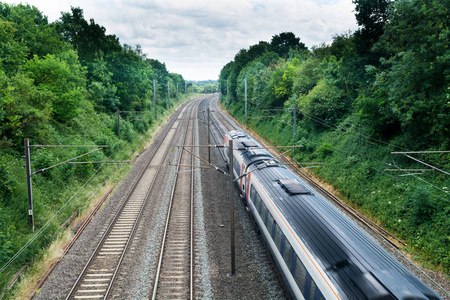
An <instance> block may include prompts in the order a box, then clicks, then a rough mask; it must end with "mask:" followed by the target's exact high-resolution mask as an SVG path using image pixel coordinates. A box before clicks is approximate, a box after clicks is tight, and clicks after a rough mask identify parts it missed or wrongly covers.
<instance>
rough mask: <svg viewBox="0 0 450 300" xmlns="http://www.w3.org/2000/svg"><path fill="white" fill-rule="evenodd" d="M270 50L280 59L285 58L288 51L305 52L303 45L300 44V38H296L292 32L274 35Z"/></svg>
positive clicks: (305, 48)
mask: <svg viewBox="0 0 450 300" xmlns="http://www.w3.org/2000/svg"><path fill="white" fill-rule="evenodd" d="M270 46H271V50H272V51H274V52H275V53H277V54H278V55H279V56H280V57H283V58H287V57H288V54H289V50H290V49H295V50H307V49H308V48H307V47H306V46H305V44H304V43H302V42H300V38H299V37H296V36H295V34H293V33H292V32H282V33H280V34H277V35H274V36H273V37H272V40H271V42H270Z"/></svg>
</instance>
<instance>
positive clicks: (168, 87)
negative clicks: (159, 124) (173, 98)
mask: <svg viewBox="0 0 450 300" xmlns="http://www.w3.org/2000/svg"><path fill="white" fill-rule="evenodd" d="M167 99H169V104H168V107H167V108H168V109H169V108H170V81H169V80H168V81H167Z"/></svg>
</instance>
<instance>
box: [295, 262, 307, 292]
mask: <svg viewBox="0 0 450 300" xmlns="http://www.w3.org/2000/svg"><path fill="white" fill-rule="evenodd" d="M294 278H295V282H297V285H298V288H299V289H300V291H301V292H302V294H303V295H304V294H305V283H306V268H305V266H304V265H303V263H302V261H301V260H300V258H298V256H297V259H296V260H295V272H294Z"/></svg>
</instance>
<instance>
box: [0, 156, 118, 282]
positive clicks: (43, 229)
mask: <svg viewBox="0 0 450 300" xmlns="http://www.w3.org/2000/svg"><path fill="white" fill-rule="evenodd" d="M111 157H112V155H111V156H109V157H108V159H110V158H111ZM105 165H106V163H103V164H102V165H101V166H100V167H99V168H98V169H97V170H96V171H95V172H94V174H92V175H91V177H89V179H88V180H87V181H86V182H85V183H84V184H83V185H82V186H81V187H80V188H79V189H78V191H77V192H76V193H75V194H74V195H73V196H72V197H70V198H69V200H67V201H66V202H65V203H64V204H63V206H61V208H60V209H59V210H58V211H57V212H56V213H55V214H53V216H52V217H51V218H50V219H49V220H48V221H47V222H46V223H45V224H44V226H42V228H40V229H39V230H38V231H37V232H36V233H35V234H33V236H32V237H31V238H30V239H29V240H28V241H27V242H26V243H25V244H24V245H23V246H22V247H21V248H20V249H19V250H18V251H17V252H16V254H14V255H13V257H11V258H10V259H9V260H8V261H7V262H6V263H5V264H4V265H3V266H2V267H1V268H0V274H1V273H3V272H4V271H5V270H6V269H7V268H8V267H9V266H10V265H11V264H12V263H13V262H15V261H16V260H17V258H18V257H19V256H20V255H21V254H22V253H23V252H24V251H25V250H26V249H27V248H28V247H29V246H30V245H31V244H32V243H33V242H34V241H35V240H36V239H37V238H38V237H39V236H40V235H42V234H43V233H44V231H45V230H46V229H47V228H48V227H49V226H50V225H51V224H52V222H53V221H54V220H55V218H56V217H57V216H58V215H59V214H60V213H61V212H62V211H63V210H64V209H65V208H66V206H67V205H68V204H69V203H70V202H71V201H72V199H74V198H75V197H76V196H78V194H79V193H80V192H81V191H82V190H83V189H84V188H85V187H86V186H87V185H88V184H89V183H90V182H91V181H92V180H93V179H94V178H95V177H96V176H97V174H98V172H99V171H100V170H101V169H102V168H103V166H105Z"/></svg>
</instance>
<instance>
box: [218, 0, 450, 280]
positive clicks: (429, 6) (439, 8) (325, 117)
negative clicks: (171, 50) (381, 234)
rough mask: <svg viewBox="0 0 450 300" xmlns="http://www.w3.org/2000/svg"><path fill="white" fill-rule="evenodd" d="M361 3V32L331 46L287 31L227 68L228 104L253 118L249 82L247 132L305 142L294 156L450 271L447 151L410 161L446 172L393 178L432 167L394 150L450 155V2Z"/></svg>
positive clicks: (224, 78) (360, 0)
mask: <svg viewBox="0 0 450 300" xmlns="http://www.w3.org/2000/svg"><path fill="white" fill-rule="evenodd" d="M353 2H354V3H355V5H356V9H355V13H356V17H357V22H358V24H359V25H360V28H359V29H358V30H357V31H356V32H354V33H352V32H348V33H345V34H341V35H336V36H335V37H334V38H333V42H332V44H331V45H320V46H317V47H313V49H311V50H308V49H306V47H304V45H303V44H302V43H301V42H300V39H298V38H296V37H295V36H294V35H293V34H292V33H282V34H280V35H276V36H274V37H273V39H272V41H271V42H270V43H268V42H260V43H258V44H257V45H253V46H250V47H249V49H248V50H245V49H242V50H240V51H239V52H238V53H237V54H236V56H235V58H234V60H233V61H231V62H229V63H228V64H226V65H225V66H224V67H223V69H222V71H221V73H220V85H221V93H222V95H223V96H222V101H223V102H224V105H226V106H228V107H229V109H231V111H232V113H233V114H234V115H235V116H236V117H238V118H239V119H241V120H242V121H244V98H245V95H244V80H245V78H246V81H247V99H248V116H249V118H248V123H247V125H248V126H250V127H251V128H253V129H254V130H256V131H257V132H258V133H260V134H261V135H262V136H263V137H264V138H266V139H268V140H269V141H271V142H272V143H275V144H280V145H286V144H292V143H295V144H297V145H303V146H304V147H303V148H300V150H295V152H293V153H291V155H292V157H293V158H294V159H296V160H297V161H298V162H314V161H318V162H323V163H324V165H323V167H321V168H319V169H311V170H314V173H315V174H316V175H318V176H319V177H321V178H322V179H323V180H325V181H327V182H329V183H331V184H332V185H333V186H334V187H335V188H336V189H337V190H338V191H339V192H340V194H341V195H342V196H343V197H344V198H346V199H347V200H348V201H349V202H350V203H351V204H352V205H355V206H358V207H359V208H360V209H361V210H363V211H365V212H366V213H367V214H369V215H372V216H373V217H374V218H375V219H377V220H378V221H379V222H380V223H381V224H382V225H384V226H386V227H387V228H388V229H390V230H392V231H395V232H397V233H398V235H399V236H400V237H401V238H402V239H404V240H405V241H406V242H407V243H408V247H407V248H406V250H407V251H410V253H412V254H414V255H416V256H417V257H421V258H422V260H421V261H422V262H427V263H429V264H431V265H432V266H434V267H435V268H437V269H440V270H442V271H444V272H445V273H447V274H449V273H450V255H449V254H450V196H449V189H450V176H449V175H448V172H449V170H450V159H449V154H448V153H420V154H419V153H416V154H411V156H412V157H413V158H416V159H419V160H420V161H424V162H426V163H428V164H429V165H433V166H435V167H437V168H439V169H441V170H444V171H446V172H447V174H445V173H442V172H439V171H433V172H426V173H423V172H421V171H411V172H406V171H397V172H389V171H385V170H386V169H397V170H398V169H400V170H402V169H403V170H404V169H430V167H429V166H426V165H423V164H421V163H419V162H417V161H415V160H413V159H410V158H408V157H406V156H404V155H401V154H398V155H393V154H391V152H402V151H403V152H404V151H427V150H430V151H439V150H441V151H445V150H446V151H448V150H449V147H450V115H449V112H450V90H449V89H450V49H449V43H448V41H449V25H450V24H449V23H450V19H449V18H448V15H449V12H450V11H449V10H450V7H449V6H448V3H449V2H448V1H438V0H432V1H425V0H397V1H388V0H377V1H367V0H354V1H353ZM280 40H281V42H280ZM227 83H228V85H227ZM225 95H226V96H225ZM226 99H228V102H227V101H226ZM294 109H295V110H296V112H297V120H296V122H297V124H296V125H297V131H296V134H295V135H293V110H294Z"/></svg>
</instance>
